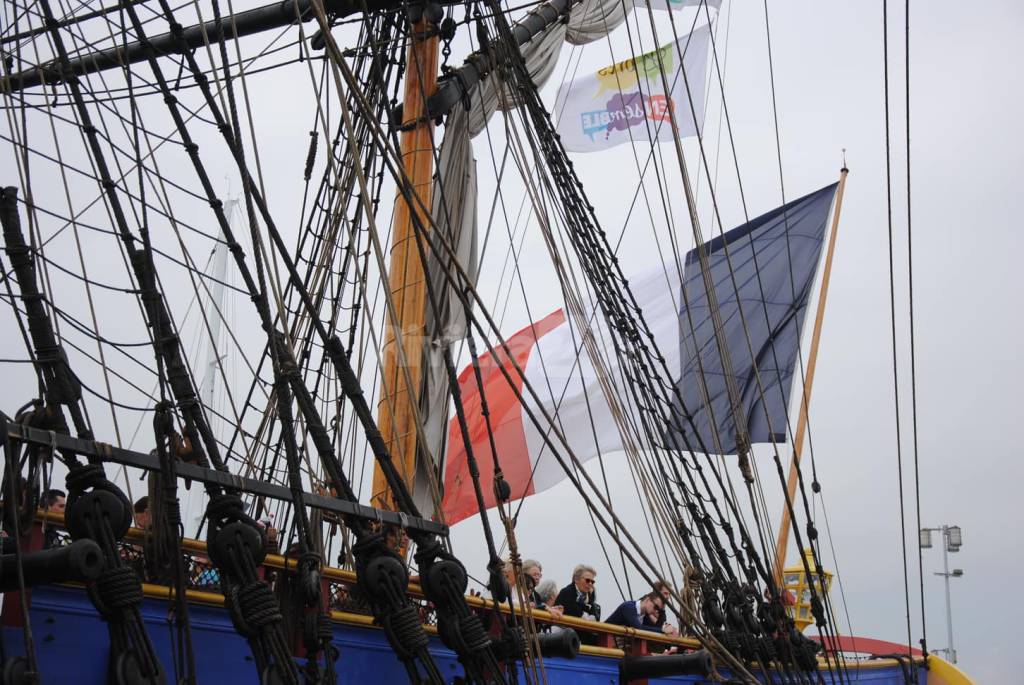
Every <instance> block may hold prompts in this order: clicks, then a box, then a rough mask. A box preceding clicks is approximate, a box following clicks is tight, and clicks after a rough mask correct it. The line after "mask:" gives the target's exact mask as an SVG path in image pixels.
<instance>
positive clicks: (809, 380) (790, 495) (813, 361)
mask: <svg viewBox="0 0 1024 685" xmlns="http://www.w3.org/2000/svg"><path fill="white" fill-rule="evenodd" d="M849 173H850V171H849V169H847V168H846V167H845V166H844V167H843V168H842V170H841V171H840V172H839V188H838V189H837V190H836V208H835V211H834V212H833V214H832V231H831V235H830V236H829V239H828V251H827V252H826V253H825V266H824V268H823V270H822V273H821V292H820V293H819V294H818V311H817V313H816V315H815V318H814V331H813V333H812V334H811V350H810V352H809V353H808V355H807V371H806V373H805V375H804V392H803V396H802V397H801V399H800V416H799V418H798V419H797V424H796V436H795V437H794V439H793V458H792V459H791V460H790V462H789V478H788V479H787V481H786V498H787V502H796V486H797V482H798V475H799V472H800V455H801V454H802V452H803V445H804V433H805V432H806V430H807V406H808V405H809V404H810V401H811V386H812V385H813V383H814V368H815V366H817V363H818V343H819V342H820V341H821V324H822V322H823V321H824V319H825V300H826V299H828V283H829V279H830V278H831V276H832V257H833V255H834V254H835V251H836V232H837V231H838V230H839V213H840V211H842V209H843V191H844V190H845V189H846V175H847V174H849ZM794 506H795V505H794ZM792 524H793V521H792V518H791V517H790V515H789V506H788V505H787V504H786V503H783V506H782V520H781V521H780V522H779V535H778V537H777V538H776V539H775V566H774V572H775V585H776V587H779V588H781V587H782V568H783V565H784V564H785V563H786V546H787V545H788V544H789V531H790V528H791V527H792Z"/></svg>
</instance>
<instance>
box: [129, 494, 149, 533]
mask: <svg viewBox="0 0 1024 685" xmlns="http://www.w3.org/2000/svg"><path fill="white" fill-rule="evenodd" d="M132 509H134V510H135V527H136V528H140V529H142V530H148V529H149V524H150V520H149V497H140V498H139V499H137V500H135V505H134V506H133V507H132Z"/></svg>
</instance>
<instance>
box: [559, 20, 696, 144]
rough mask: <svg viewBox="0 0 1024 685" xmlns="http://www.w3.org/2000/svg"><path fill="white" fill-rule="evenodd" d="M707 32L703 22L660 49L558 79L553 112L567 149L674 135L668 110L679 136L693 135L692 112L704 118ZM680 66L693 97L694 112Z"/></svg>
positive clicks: (661, 138)
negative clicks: (566, 79) (568, 79)
mask: <svg viewBox="0 0 1024 685" xmlns="http://www.w3.org/2000/svg"><path fill="white" fill-rule="evenodd" d="M710 35H711V30H710V29H709V27H708V26H707V25H705V26H702V27H700V28H698V29H696V30H695V31H693V32H692V33H690V34H688V35H685V36H683V37H681V38H680V39H679V40H677V41H675V42H673V43H669V44H668V45H665V46H663V47H661V48H659V49H658V50H653V51H651V52H648V53H646V54H643V55H640V56H639V57H636V58H631V59H627V60H624V61H622V62H616V63H615V64H612V65H610V66H607V67H605V68H603V69H599V70H598V71H597V72H596V73H593V74H589V75H586V76H582V77H580V78H578V79H575V80H573V81H571V82H569V83H564V84H562V85H561V86H560V87H559V89H558V96H557V97H556V98H555V110H554V112H555V116H556V117H557V118H558V127H557V128H558V133H559V135H560V136H561V138H562V143H563V145H565V149H566V150H570V151H572V152H596V151H598V150H606V149H608V148H610V147H614V146H616V145H621V144H623V143H629V142H631V141H650V140H672V137H673V136H674V135H675V133H674V132H673V130H672V120H671V117H670V114H669V112H670V111H674V112H675V120H676V124H677V125H678V126H679V135H680V136H692V135H696V134H697V127H696V126H695V125H694V114H696V119H697V121H698V122H699V121H701V120H703V118H704V90H705V73H706V71H707V57H708V45H709V43H710ZM681 67H682V68H685V70H686V78H687V79H688V81H689V85H690V94H691V95H692V96H693V111H692V112H691V111H690V103H689V101H688V99H687V89H686V83H685V82H684V80H683V73H682V69H681ZM662 69H664V74H665V78H666V79H667V81H668V87H667V88H666V87H665V85H664V82H663V81H662V78H661V74H662Z"/></svg>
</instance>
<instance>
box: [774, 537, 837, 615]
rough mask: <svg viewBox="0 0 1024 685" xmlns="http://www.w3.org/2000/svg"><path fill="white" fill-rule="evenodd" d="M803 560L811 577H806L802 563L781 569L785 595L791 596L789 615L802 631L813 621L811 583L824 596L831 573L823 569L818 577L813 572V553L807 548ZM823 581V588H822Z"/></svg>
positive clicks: (830, 580)
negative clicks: (821, 576) (821, 574)
mask: <svg viewBox="0 0 1024 685" xmlns="http://www.w3.org/2000/svg"><path fill="white" fill-rule="evenodd" d="M803 554H804V560H805V561H806V562H807V568H809V569H811V578H810V579H808V577H807V573H806V572H805V571H804V566H803V564H796V565H794V566H787V567H786V568H784V569H783V570H782V585H783V587H784V588H785V589H786V591H787V595H788V596H789V597H791V598H793V604H792V605H791V606H788V607H787V609H788V610H789V614H790V616H792V617H793V622H794V623H796V629H797V630H799V631H803V629H804V628H806V627H807V626H809V625H811V624H812V623H814V616H813V615H812V614H811V583H813V584H814V588H815V589H816V590H817V592H818V593H820V594H821V595H822V597H824V596H825V595H827V594H828V591H829V590H830V589H831V588H832V574H831V573H830V572H828V571H825V573H824V574H823V575H824V578H823V579H822V578H818V576H817V574H815V573H814V555H813V553H812V552H811V550H809V549H805V550H804V552H803ZM822 583H824V586H825V587H824V588H822Z"/></svg>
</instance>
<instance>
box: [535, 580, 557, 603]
mask: <svg viewBox="0 0 1024 685" xmlns="http://www.w3.org/2000/svg"><path fill="white" fill-rule="evenodd" d="M537 594H538V595H540V598H541V599H542V600H544V603H545V604H547V605H548V606H551V605H552V604H554V603H555V598H557V597H558V585H556V584H555V581H553V580H545V581H544V582H543V583H541V584H540V585H538V586H537Z"/></svg>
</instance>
